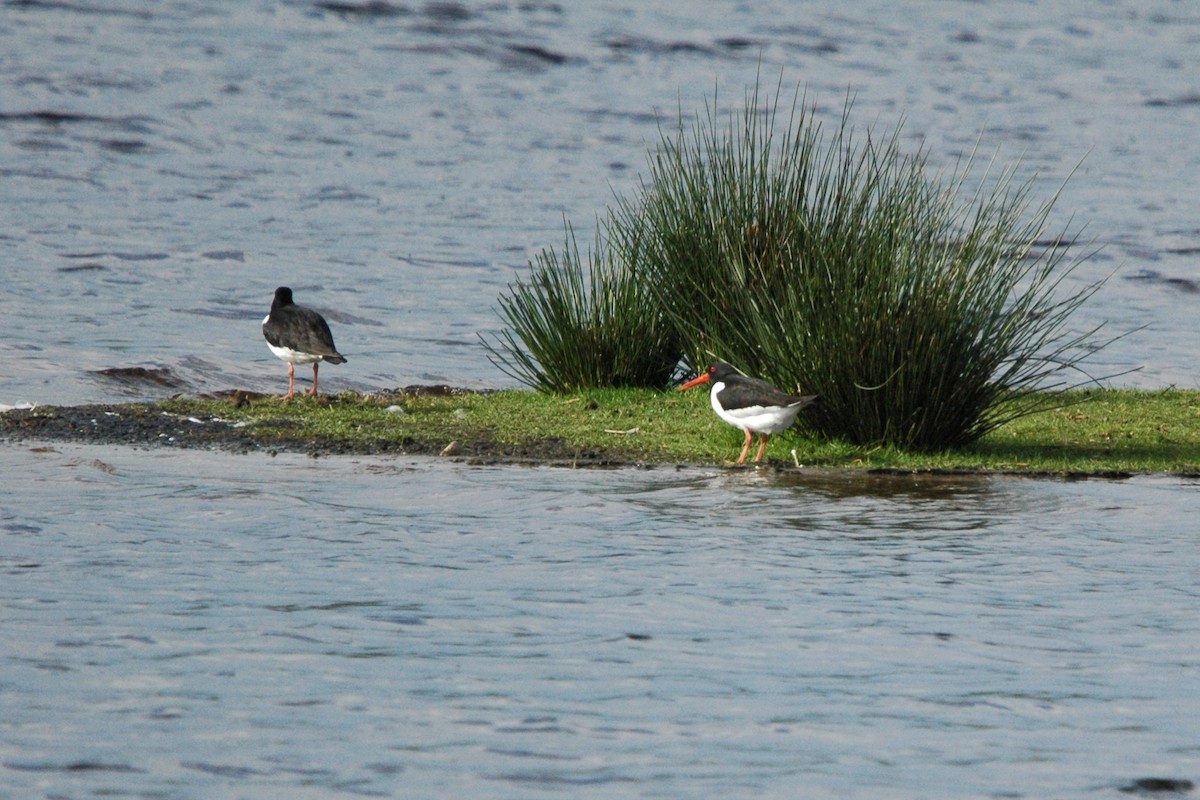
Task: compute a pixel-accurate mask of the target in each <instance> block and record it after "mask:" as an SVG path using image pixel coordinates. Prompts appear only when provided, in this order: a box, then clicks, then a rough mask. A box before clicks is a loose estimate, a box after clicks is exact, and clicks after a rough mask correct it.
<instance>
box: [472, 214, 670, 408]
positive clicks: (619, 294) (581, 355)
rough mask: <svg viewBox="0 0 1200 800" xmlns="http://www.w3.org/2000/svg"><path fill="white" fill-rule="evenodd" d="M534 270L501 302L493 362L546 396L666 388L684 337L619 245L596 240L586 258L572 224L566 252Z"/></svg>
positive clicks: (543, 259) (544, 257) (544, 256)
mask: <svg viewBox="0 0 1200 800" xmlns="http://www.w3.org/2000/svg"><path fill="white" fill-rule="evenodd" d="M529 266H530V272H529V276H528V278H527V279H526V280H521V279H517V280H516V282H515V283H512V284H509V287H508V291H507V293H505V294H503V295H501V297H500V299H499V308H498V311H497V313H498V314H499V315H500V317H501V319H502V320H503V321H504V322H505V323H506V328H505V329H504V330H502V331H501V332H500V333H499V334H498V336H497V340H496V341H494V342H492V341H488V340H487V339H486V338H484V337H482V336H481V337H480V338H481V340H482V342H483V345H484V347H485V348H486V349H487V351H488V358H489V359H490V360H491V361H492V363H493V364H495V365H496V366H497V367H499V368H500V369H501V370H502V371H503V372H505V373H506V374H508V375H509V376H511V377H513V378H515V379H517V380H518V381H520V382H521V383H524V384H525V385H527V386H531V387H533V388H535V389H537V390H539V391H543V392H557V393H569V392H575V391H579V390H583V389H593V388H599V387H606V386H615V387H652V388H663V387H665V386H666V385H667V383H668V382H669V381H670V379H671V376H672V374H673V373H674V372H675V370H676V368H677V366H678V364H679V354H680V344H679V339H678V337H677V336H676V333H675V329H674V327H673V326H672V325H671V324H670V322H669V321H668V320H667V319H666V317H665V316H664V315H663V313H662V311H661V310H660V309H659V307H658V304H657V301H656V299H655V297H654V295H653V294H652V293H651V292H650V291H649V290H648V287H647V286H646V285H645V284H644V283H642V282H640V281H638V280H637V279H636V277H635V276H634V274H633V273H632V271H630V270H629V269H628V266H627V263H626V262H625V261H623V260H622V258H621V257H620V255H619V254H618V253H617V252H616V251H615V250H614V248H612V247H609V246H608V245H607V244H606V243H605V242H604V241H603V240H602V239H601V238H600V237H599V236H597V239H596V245H595V248H594V249H593V250H591V251H589V252H588V253H587V255H586V257H582V256H581V255H580V252H579V247H578V245H577V243H576V241H575V232H574V230H573V229H572V228H571V227H570V225H567V231H566V240H565V242H564V245H563V248H562V251H561V252H557V251H555V250H554V249H546V250H543V251H542V252H541V253H540V254H539V255H538V256H537V257H536V258H535V259H534V261H533V262H532V263H531V264H530V265H529Z"/></svg>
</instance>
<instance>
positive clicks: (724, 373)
mask: <svg viewBox="0 0 1200 800" xmlns="http://www.w3.org/2000/svg"><path fill="white" fill-rule="evenodd" d="M706 374H707V375H708V379H709V380H710V381H712V382H713V383H716V382H717V381H723V380H725V379H726V378H728V377H730V376H732V375H741V374H742V373H740V372H738V371H737V370H736V369H734V368H733V367H732V366H730V365H729V364H726V363H725V362H724V361H715V362H713V363H712V364H711V365H710V366H709V368H708V370H707V372H706Z"/></svg>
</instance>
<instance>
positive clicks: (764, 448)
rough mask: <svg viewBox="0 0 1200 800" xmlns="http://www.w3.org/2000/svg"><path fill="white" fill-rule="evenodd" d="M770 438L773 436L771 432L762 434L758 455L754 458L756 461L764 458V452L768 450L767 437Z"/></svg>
mask: <svg viewBox="0 0 1200 800" xmlns="http://www.w3.org/2000/svg"><path fill="white" fill-rule="evenodd" d="M770 438H771V436H770V434H766V433H764V434H763V435H762V444H760V445H759V446H758V455H757V456H756V457H755V459H754V460H755V462H759V461H762V460H763V454H764V453H766V452H767V439H770Z"/></svg>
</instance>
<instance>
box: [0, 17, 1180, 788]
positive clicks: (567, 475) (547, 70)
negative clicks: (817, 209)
mask: <svg viewBox="0 0 1200 800" xmlns="http://www.w3.org/2000/svg"><path fill="white" fill-rule="evenodd" d="M760 69H761V70H762V72H763V74H764V75H766V76H767V81H766V82H768V83H771V84H772V85H773V83H774V81H775V80H776V77H777V76H778V74H779V72H780V70H783V72H784V75H785V81H787V82H788V83H789V85H790V84H793V83H795V82H801V83H805V84H807V86H808V87H809V90H810V97H816V98H817V99H818V100H819V101H820V103H821V113H822V114H823V115H827V117H828V118H829V119H831V120H832V119H834V118H835V117H836V114H837V113H838V111H839V110H840V108H841V104H842V100H843V98H844V97H845V94H846V92H847V91H848V90H849V91H851V92H853V93H854V95H855V97H856V105H855V109H856V112H855V116H856V119H857V120H858V121H860V122H861V123H863V124H880V125H884V126H887V125H891V124H893V123H895V122H896V121H897V120H898V119H899V118H900V117H904V118H905V119H906V122H905V129H904V130H905V132H906V134H905V141H906V142H907V143H909V144H911V146H912V147H914V148H915V147H916V146H917V145H918V144H920V143H922V142H923V143H924V144H926V145H927V146H928V147H929V148H930V154H931V158H932V161H933V163H934V164H935V166H939V167H948V166H950V165H952V164H953V163H954V160H955V159H957V158H959V157H961V156H962V155H963V154H965V153H968V152H970V151H971V150H972V149H973V148H974V147H975V146H976V143H978V145H979V148H980V152H981V153H983V154H984V156H985V157H990V156H991V154H992V153H994V152H995V151H996V150H997V148H999V149H1000V152H1001V157H1000V160H1001V163H1007V162H1008V161H1009V160H1011V159H1015V158H1016V157H1018V156H1023V157H1024V159H1025V161H1024V166H1023V167H1022V172H1021V174H1022V175H1023V176H1024V175H1032V174H1034V173H1035V172H1036V173H1037V174H1038V175H1039V176H1040V177H1039V178H1038V181H1039V183H1038V186H1039V187H1040V188H1044V190H1045V193H1046V194H1047V195H1048V194H1049V193H1050V192H1052V191H1053V190H1054V188H1055V187H1057V185H1058V184H1059V183H1060V182H1061V181H1062V180H1063V179H1064V178H1065V177H1066V176H1067V174H1068V173H1070V172H1071V170H1072V169H1073V168H1074V167H1075V166H1076V164H1077V163H1078V162H1079V161H1080V159H1083V158H1084V157H1085V156H1086V160H1084V161H1083V164H1082V166H1081V167H1080V168H1079V170H1078V171H1077V172H1076V173H1075V175H1074V177H1073V178H1072V180H1071V183H1070V185H1069V188H1068V190H1067V192H1066V194H1065V195H1064V197H1063V198H1062V200H1061V202H1060V205H1059V208H1058V216H1057V219H1058V221H1059V222H1065V221H1066V219H1067V218H1068V217H1069V216H1070V215H1071V214H1074V215H1075V216H1076V220H1077V221H1078V222H1086V223H1087V224H1088V228H1087V233H1088V234H1090V235H1092V236H1094V237H1095V238H1096V240H1097V243H1098V244H1099V245H1101V246H1102V248H1103V249H1102V250H1101V252H1100V253H1099V254H1098V255H1097V256H1096V257H1094V258H1093V259H1091V260H1090V261H1088V262H1087V263H1086V264H1085V265H1083V266H1082V267H1081V268H1080V271H1079V273H1078V275H1077V277H1076V278H1073V279H1072V282H1071V284H1070V285H1071V286H1078V285H1081V284H1082V283H1085V282H1088V281H1092V280H1096V279H1098V278H1101V277H1103V276H1108V275H1110V274H1111V276H1112V277H1111V279H1110V281H1109V283H1108V284H1107V286H1106V287H1105V288H1104V289H1102V290H1101V291H1100V292H1099V293H1098V294H1097V295H1096V297H1095V298H1094V300H1093V302H1092V303H1091V304H1090V305H1089V306H1088V307H1087V309H1086V310H1085V312H1084V313H1083V314H1082V315H1081V317H1080V318H1079V320H1078V321H1077V324H1078V325H1079V327H1080V328H1088V327H1091V326H1092V325H1095V324H1099V323H1101V322H1108V323H1110V327H1111V329H1112V330H1113V331H1114V332H1118V331H1124V330H1130V329H1133V328H1138V327H1141V326H1145V329H1144V330H1142V331H1141V332H1139V333H1138V334H1136V335H1133V336H1130V337H1128V338H1126V339H1124V340H1122V341H1121V342H1119V343H1117V344H1116V345H1114V346H1113V347H1112V348H1110V349H1108V350H1106V351H1104V352H1103V353H1102V354H1100V356H1099V357H1098V358H1097V360H1096V365H1095V369H1096V371H1097V372H1099V373H1105V372H1119V371H1123V370H1127V369H1132V368H1137V367H1141V368H1142V369H1141V371H1139V372H1135V373H1132V374H1129V375H1126V376H1124V377H1123V378H1121V379H1120V381H1119V382H1120V383H1124V384H1129V385H1135V386H1143V387H1160V386H1165V385H1169V384H1177V385H1179V386H1183V387H1195V386H1196V385H1197V381H1196V378H1195V377H1194V376H1195V374H1196V372H1195V364H1196V363H1197V355H1198V353H1197V341H1198V340H1197V332H1196V326H1195V313H1194V304H1195V303H1196V298H1197V296H1198V295H1197V289H1198V288H1200V276H1198V275H1197V269H1196V266H1197V257H1198V255H1200V222H1198V220H1200V194H1198V193H1197V192H1196V189H1195V186H1196V177H1197V175H1198V174H1200V140H1198V139H1197V137H1196V134H1195V131H1196V130H1197V128H1198V126H1200V79H1198V78H1197V76H1200V13H1198V12H1197V10H1196V9H1195V8H1194V6H1193V5H1191V4H1189V3H1181V2H1149V3H1145V2H1133V0H1125V1H1117V2H1104V3H1094V2H1081V1H1080V2H1063V3H1055V4H1034V3H1018V2H995V1H992V0H989V1H987V2H978V3H969V4H965V3H950V2H943V3H907V4H897V3H855V4H845V3H818V4H794V3H783V2H763V3H753V4H751V3H739V2H710V3H703V4H680V3H662V2H639V3H621V4H618V3H549V2H538V1H537V0H533V1H532V2H496V3H394V4H393V3H386V2H374V3H333V2H316V3H314V2H307V1H305V2H268V1H266V0H264V1H263V2H248V3H201V2H164V3H155V4H145V3H133V2H121V0H107V1H103V2H85V1H82V0H81V1H80V2H50V1H49V0H43V1H42V2H38V0H31V1H29V2H10V3H4V4H2V5H0V198H2V199H3V207H4V216H3V223H2V224H0V274H2V276H3V284H2V285H3V291H2V292H0V362H2V363H3V367H2V368H0V405H12V404H17V403H22V402H32V403H56V404H67V403H80V402H85V401H112V400H128V399H143V398H148V397H157V396H162V395H166V394H172V393H175V392H181V391H182V392H196V391H205V390H212V389H228V388H235V387H236V388H247V389H257V390H262V391H273V392H282V391H283V389H284V385H285V381H286V369H285V368H284V367H283V365H282V364H281V363H280V362H278V361H277V360H276V359H275V358H274V357H273V356H271V355H270V353H269V352H268V351H267V348H266V346H265V343H264V342H263V340H262V338H261V334H260V332H259V322H260V320H261V319H262V317H263V315H264V314H265V313H266V310H267V308H268V306H269V301H270V297H271V293H272V291H273V290H274V288H275V287H276V286H277V285H279V284H290V285H291V286H292V287H293V288H294V289H295V290H296V294H297V298H298V299H299V300H300V302H302V303H306V304H310V305H313V306H316V307H318V308H320V309H321V310H322V311H324V312H325V314H326V316H327V318H328V319H329V320H330V322H331V324H332V326H333V330H334V332H335V335H336V337H337V342H338V347H339V349H340V350H341V351H342V352H343V353H345V354H346V355H347V356H349V358H350V361H349V363H347V364H344V365H341V366H337V367H331V368H328V369H327V370H324V371H322V374H321V377H322V386H323V387H325V388H327V389H329V390H332V391H336V390H338V389H342V388H360V389H373V388H391V387H395V386H403V385H407V384H410V383H442V382H444V383H450V384H455V385H465V386H505V385H510V384H509V382H508V381H507V379H505V378H504V376H503V375H501V374H499V373H498V372H497V371H496V370H495V369H494V368H493V367H492V366H491V365H490V364H489V363H488V362H487V359H486V357H485V355H484V352H483V350H482V349H481V348H479V347H478V345H477V342H476V334H477V332H479V331H485V332H486V331H488V330H493V329H494V328H495V326H496V324H497V323H496V320H495V317H494V315H493V313H492V307H493V305H494V302H495V298H496V296H497V294H498V293H499V292H500V291H501V290H502V289H503V287H504V286H505V284H506V283H507V282H508V281H510V280H511V279H512V278H513V276H514V275H515V274H517V273H518V272H520V271H522V270H524V269H525V265H526V263H527V262H528V260H529V259H530V258H531V257H532V256H533V255H534V254H535V253H536V252H537V251H538V250H539V249H540V248H542V247H545V246H549V245H557V244H558V243H559V242H560V241H561V238H562V221H563V218H564V216H565V217H566V218H568V219H570V220H571V221H572V222H573V223H574V224H575V226H576V228H577V230H578V231H579V232H580V234H581V238H582V239H583V241H587V240H588V238H589V237H590V230H591V226H592V225H593V223H594V218H595V215H596V214H597V213H599V212H601V211H602V210H603V209H604V207H605V206H606V205H607V204H608V203H610V202H611V199H612V191H613V190H616V191H629V190H631V189H632V187H633V186H635V184H636V179H637V178H636V176H637V173H638V172H639V171H644V163H645V157H646V155H645V154H646V150H647V148H648V147H650V146H651V145H652V144H653V143H654V141H655V140H656V139H657V136H658V133H657V130H658V128H657V125H658V122H659V120H660V119H664V120H666V121H667V123H668V124H670V122H671V120H672V119H673V118H674V115H675V114H676V113H677V111H678V110H679V109H680V108H682V109H683V110H684V112H685V113H689V114H690V113H691V112H692V111H693V110H694V109H697V108H701V107H702V105H703V102H704V99H705V97H706V96H709V95H711V93H712V90H713V87H714V85H715V84H717V83H718V82H719V84H720V86H721V94H722V102H721V105H722V106H723V107H730V108H739V107H740V106H741V103H742V92H743V87H745V86H746V85H748V84H751V83H753V81H754V78H755V75H756V73H757V72H758V71H759V70H760ZM660 115H661V116H660ZM301 372H302V373H304V372H306V371H304V370H302V371H301ZM0 480H2V481H3V492H0V630H2V631H3V637H2V638H0V797H4V798H8V797H13V798H26V797H54V798H59V797H70V798H75V797H80V798H82V797H95V796H114V797H153V798H198V797H231V798H232V797H254V798H264V797H279V798H304V797H313V798H326V797H341V796H351V795H365V796H380V797H429V798H435V797H436V798H443V797H445V798H450V797H454V798H467V797H470V798H493V797H495V798H529V797H579V796H586V797H621V798H624V797H661V798H678V797H690V798H701V797H747V798H750V797H753V798H795V797H816V798H826V797H827V798H845V797H863V798H880V797H887V798H961V797H1028V798H1044V797H1056V798H1071V797H1080V798H1091V797H1125V796H1128V794H1125V793H1122V792H1121V789H1122V788H1131V789H1132V788H1138V787H1139V786H1140V787H1143V788H1144V787H1147V786H1150V787H1153V786H1155V785H1158V784H1154V783H1152V782H1143V783H1142V784H1137V783H1136V782H1137V781H1139V780H1143V779H1149V778H1157V777H1163V778H1171V779H1177V780H1191V781H1196V780H1200V723H1198V722H1197V720H1200V686H1198V685H1197V684H1198V682H1200V677H1198V676H1200V669H1198V667H1200V664H1198V655H1197V654H1198V653H1200V614H1197V609H1198V607H1200V602H1198V600H1200V598H1198V597H1197V588H1196V587H1197V561H1196V558H1195V551H1196V548H1195V543H1196V542H1195V530H1196V526H1195V523H1194V520H1195V518H1196V513H1197V511H1198V510H1200V508H1198V506H1200V493H1198V492H1197V485H1196V484H1195V482H1192V481H1188V480H1183V479H1177V478H1138V479H1134V480H1129V481H1124V482H1108V481H1104V482H1100V481H1096V482H1075V483H1068V482H1057V481H1033V480H1019V479H1009V478H991V479H970V478H959V479H953V480H949V479H940V480H932V479H924V480H911V479H882V478H871V477H867V476H854V477H837V476H832V477H831V476H820V475H811V476H804V477H799V478H797V477H795V476H783V475H778V474H775V473H772V472H770V471H762V472H755V471H746V472H742V471H735V472H725V471H718V470H701V469H688V470H681V471H675V470H669V469H657V470H651V471H641V470H620V471H591V472H575V471H568V470H551V469H518V468H472V467H468V466H465V465H459V464H453V463H446V462H444V461H439V460H434V459H402V460H390V459H366V458H338V459H309V458H304V457H299V456H279V457H277V458H270V457H268V456H265V455H254V456H234V455H228V454H219V453H201V452H189V451H153V452H147V451H138V450H133V449H126V448H100V447H95V448H93V447H85V446H61V445H56V446H55V447H54V448H47V449H39V448H31V447H29V446H26V445H15V444H8V445H4V446H0ZM1174 785H1175V786H1177V787H1182V786H1184V785H1185V784H1174Z"/></svg>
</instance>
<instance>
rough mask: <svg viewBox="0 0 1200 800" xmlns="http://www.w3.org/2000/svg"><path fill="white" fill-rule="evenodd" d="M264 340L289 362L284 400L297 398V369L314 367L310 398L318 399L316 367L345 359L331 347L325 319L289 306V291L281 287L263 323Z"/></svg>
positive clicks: (295, 306) (310, 310)
mask: <svg viewBox="0 0 1200 800" xmlns="http://www.w3.org/2000/svg"><path fill="white" fill-rule="evenodd" d="M262 331H263V337H265V338H266V340H267V347H270V348H271V352H272V353H274V354H275V355H277V356H279V358H281V359H283V360H284V361H286V362H288V393H287V394H286V395H284V399H285V400H291V399H292V397H293V396H295V394H296V365H297V364H312V365H313V385H312V396H313V397H316V396H317V367H318V366H320V364H321V362H322V361H328V362H329V363H330V364H343V363H345V361H346V357H345V356H343V355H342V354H341V353H339V352H338V351H337V348H336V347H334V346H333V334H332V333H330V332H329V325H328V323H326V322H325V318H324V317H322V316H321V315H320V314H318V313H317V312H316V311H313V310H312V309H311V308H305V307H304V306H298V305H296V304H295V303H294V302H292V290H291V289H289V288H288V287H286V286H280V287H279V288H278V289H276V290H275V299H274V300H273V301H272V302H271V313H270V314H267V316H266V318H265V319H263V325H262Z"/></svg>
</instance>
